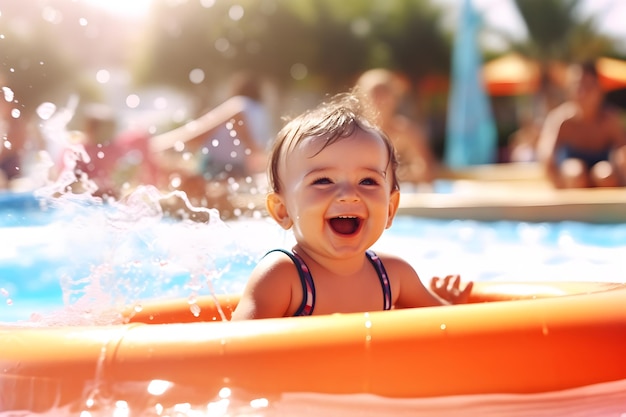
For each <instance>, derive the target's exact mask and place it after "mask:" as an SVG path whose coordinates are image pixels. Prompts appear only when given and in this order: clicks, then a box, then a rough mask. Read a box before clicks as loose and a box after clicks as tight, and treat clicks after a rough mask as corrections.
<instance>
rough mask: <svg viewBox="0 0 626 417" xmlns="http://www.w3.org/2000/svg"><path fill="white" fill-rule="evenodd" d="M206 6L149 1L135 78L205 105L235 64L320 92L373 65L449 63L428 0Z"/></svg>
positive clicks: (275, 0) (250, 0) (415, 69)
mask: <svg viewBox="0 0 626 417" xmlns="http://www.w3.org/2000/svg"><path fill="white" fill-rule="evenodd" d="M206 4H207V5H206V6H203V3H202V2H176V3H171V2H170V3H166V2H158V3H156V5H155V8H154V9H153V13H152V16H151V23H150V26H149V27H148V30H147V31H146V34H145V37H144V45H143V46H142V47H141V48H139V51H140V52H141V53H140V54H139V55H138V57H137V61H136V66H135V74H136V79H137V80H138V82H140V83H141V84H144V85H145V84H157V83H160V84H168V85H172V86H175V87H176V88H179V89H180V90H182V91H186V92H188V93H189V94H192V95H195V96H196V97H198V98H199V101H200V102H201V103H203V104H205V105H206V104H207V103H206V100H207V97H208V96H209V93H210V91H211V90H212V89H214V88H215V87H216V86H217V85H219V84H221V83H223V79H224V78H225V77H227V76H228V74H230V73H232V72H233V71H236V70H238V69H243V68H245V69H254V70H255V71H257V72H258V73H259V74H261V75H264V76H267V77H270V78H272V79H273V80H275V81H276V82H277V83H278V84H279V85H280V86H281V87H282V88H285V89H290V88H301V87H302V88H314V89H316V90H317V91H323V92H331V91H334V90H340V89H345V88H346V87H348V86H350V85H352V83H353V82H354V79H355V78H356V76H357V75H358V74H359V73H360V72H361V71H363V70H365V69H367V68H370V67H372V66H382V67H389V68H393V69H396V70H399V71H402V72H404V73H405V74H406V75H407V76H408V77H409V78H410V79H412V80H416V79H418V78H419V77H421V76H423V75H424V74H427V73H431V72H440V73H447V71H448V68H449V54H450V41H449V38H448V36H447V35H446V34H445V33H443V32H442V30H441V29H440V27H439V20H440V16H441V12H440V11H438V9H436V8H434V7H433V6H432V5H431V4H430V2H429V1H427V0H386V1H385V0H377V1H361V0H345V1H336V0H242V1H240V2H238V3H237V4H233V3H231V2H225V1H215V2H207V3H206ZM209 5H210V6H209ZM296 67H299V68H301V69H302V70H304V72H301V73H294V68H296ZM193 70H197V71H201V73H203V74H204V79H203V80H202V81H201V82H199V81H197V80H196V81H195V82H193V81H192V80H191V79H190V74H191V72H192V71H193Z"/></svg>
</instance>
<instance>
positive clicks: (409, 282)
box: [383, 255, 473, 308]
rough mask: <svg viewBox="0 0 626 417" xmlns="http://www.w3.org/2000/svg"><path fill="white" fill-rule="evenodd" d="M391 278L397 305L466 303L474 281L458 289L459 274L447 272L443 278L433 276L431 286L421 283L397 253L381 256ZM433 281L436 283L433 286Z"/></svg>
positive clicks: (407, 306) (421, 305) (459, 286)
mask: <svg viewBox="0 0 626 417" xmlns="http://www.w3.org/2000/svg"><path fill="white" fill-rule="evenodd" d="M383 262H384V264H385V267H386V268H387V272H388V274H389V277H390V279H392V280H393V282H394V283H395V285H394V286H393V288H392V295H393V296H394V306H395V307H396V308H413V307H430V306H442V305H449V304H459V303H465V302H467V300H468V298H469V295H470V292H471V291H472V286H473V284H472V283H471V282H469V283H468V284H466V285H465V287H463V289H461V282H460V278H459V276H458V275H450V276H448V277H446V278H445V279H443V280H440V279H439V278H433V281H431V285H430V289H428V288H427V287H426V286H424V284H423V283H422V281H421V279H420V278H419V276H418V275H417V273H416V272H415V270H414V269H413V267H412V266H411V265H410V264H409V263H408V262H406V261H405V260H403V259H401V258H399V257H396V256H389V255H387V256H385V257H384V258H383ZM435 284H436V285H435Z"/></svg>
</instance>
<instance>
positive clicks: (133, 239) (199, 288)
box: [0, 192, 626, 417]
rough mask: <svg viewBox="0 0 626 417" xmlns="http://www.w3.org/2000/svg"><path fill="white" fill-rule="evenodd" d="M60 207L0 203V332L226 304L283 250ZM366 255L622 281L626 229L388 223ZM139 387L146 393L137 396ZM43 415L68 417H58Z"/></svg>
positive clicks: (573, 411)
mask: <svg viewBox="0 0 626 417" xmlns="http://www.w3.org/2000/svg"><path fill="white" fill-rule="evenodd" d="M65 197H66V196H63V198H60V199H52V200H51V199H46V198H43V199H42V198H38V197H35V196H34V195H32V194H0V236H2V239H0V301H1V302H0V322H4V323H5V324H10V325H13V324H16V323H26V324H28V325H74V324H90V325H93V324H108V323H115V322H116V320H119V316H118V315H116V314H115V312H116V311H119V309H120V308H121V307H123V306H127V305H129V304H133V303H140V302H141V300H145V299H162V298H172V297H187V298H188V299H189V300H190V305H192V304H193V303H192V301H193V299H194V297H196V296H197V295H202V294H209V293H237V292H240V291H241V290H242V288H243V286H244V285H245V282H246V279H247V277H248V274H249V273H250V271H251V269H252V268H253V267H254V265H255V263H256V261H257V260H258V259H259V258H260V257H261V256H262V255H263V254H264V253H265V252H266V251H267V250H269V249H271V248H275V247H289V246H290V245H291V244H292V243H293V238H292V236H291V235H290V234H289V233H288V232H285V231H283V230H282V229H280V228H279V227H278V226H276V225H275V224H274V223H273V222H272V221H270V220H268V219H266V218H262V217H261V216H256V218H245V219H240V220H238V221H231V222H227V223H224V222H222V221H220V220H219V216H218V215H217V213H210V214H212V215H211V221H209V222H208V223H195V222H187V221H178V220H176V221H175V220H172V219H167V218H163V216H162V215H161V214H160V212H159V210H158V208H157V207H156V206H155V204H154V200H153V199H152V194H151V193H150V192H145V193H144V194H140V195H138V196H137V198H135V199H133V200H130V201H129V202H126V203H124V204H118V203H114V204H105V205H103V204H101V203H100V202H98V201H96V200H93V199H88V198H87V199H80V198H79V199H76V198H65ZM374 249H376V250H379V251H390V252H395V253H397V254H399V255H401V256H403V257H405V258H406V259H408V260H409V262H411V264H412V265H413V266H414V267H415V269H416V270H417V271H418V273H419V274H420V276H421V278H422V279H424V280H428V279H429V278H430V277H431V276H433V275H446V274H450V273H460V274H461V275H462V277H463V278H464V279H467V280H476V281H489V280H492V281H495V280H499V281H528V280H557V281H558V280H582V281H589V280H591V281H615V282H625V281H626V276H625V275H624V271H626V260H625V259H624V256H623V254H624V253H626V252H624V249H626V224H614V225H598V224H583V223H573V222H562V223H524V222H477V221H469V220H453V221H449V220H436V219H424V218H414V217H404V216H400V217H398V218H396V219H395V221H394V224H393V226H392V227H391V228H390V229H389V230H387V231H386V232H385V234H384V235H383V237H382V238H381V239H380V241H379V242H378V243H377V244H376V245H375V248H374ZM460 349H462V347H460ZM416 377H419V376H416ZM138 389H142V390H144V392H145V387H143V386H142V387H139V388H138ZM623 398H626V380H625V381H615V382H611V383H607V384H598V385H592V386H587V387H581V388H577V389H573V390H567V391H562V392H551V393H542V394H528V395H509V394H492V395H471V396H459V397H443V398H425V399H388V398H381V397H376V396H372V395H365V394H364V395H360V394H359V395H326V394H315V393H294V394H285V395H283V396H281V397H280V398H274V399H271V400H267V399H253V400H251V399H248V398H246V397H244V396H238V395H237V394H233V395H231V396H228V397H224V398H218V399H216V401H215V402H212V403H209V404H205V405H201V406H191V405H190V404H180V405H179V406H177V407H176V408H175V409H172V410H140V411H143V412H145V413H144V414H146V415H179V416H200V415H207V416H225V415H230V416H238V415H240V416H244V415H246V416H250V415H255V416H266V417H267V416H282V415H301V416H307V415H311V416H313V415H315V416H317V415H320V414H325V415H329V416H342V417H344V416H357V415H358V416H386V415H390V414H391V415H395V416H434V417H444V416H452V415H455V416H456V415H458V414H459V410H462V411H463V413H464V414H466V415H481V416H488V415H493V416H502V415H506V416H561V415H567V416H585V417H587V416H607V415H610V416H618V417H620V416H621V417H623V416H625V415H626V405H625V403H624V401H623ZM98 410H99V411H97V412H96V411H94V410H92V411H89V412H84V413H87V414H84V415H85V416H87V415H88V416H90V417H95V416H122V415H124V416H126V415H129V412H130V411H129V410H128V409H127V408H125V405H124V402H123V401H122V402H120V401H114V400H112V399H109V400H108V402H106V403H104V404H101V407H100V408H99V409H98ZM133 411H134V410H133ZM5 415H6V414H4V413H3V412H2V410H1V407H0V416H2V417H5ZM8 415H12V414H8ZM20 415H29V414H28V413H25V414H20ZM37 415H38V416H41V415H42V414H37ZM46 415H55V416H58V415H60V416H69V415H74V413H73V412H70V411H68V410H63V409H58V410H52V411H51V412H50V413H49V414H46ZM81 415H82V414H81Z"/></svg>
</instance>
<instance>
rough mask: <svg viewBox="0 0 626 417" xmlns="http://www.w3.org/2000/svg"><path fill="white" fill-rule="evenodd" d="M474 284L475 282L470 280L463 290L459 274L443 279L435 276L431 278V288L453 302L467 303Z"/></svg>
mask: <svg viewBox="0 0 626 417" xmlns="http://www.w3.org/2000/svg"><path fill="white" fill-rule="evenodd" d="M473 286H474V283H473V282H471V281H470V282H468V283H467V284H466V285H465V288H463V289H462V290H461V277H460V276H459V275H448V276H446V277H445V278H443V279H441V278H439V277H433V278H432V279H431V280H430V289H431V290H432V291H433V292H434V293H435V294H437V295H438V296H439V297H441V298H443V299H444V300H446V301H448V302H450V303H452V304H464V303H467V301H468V300H469V295H470V292H471V291H472V287H473Z"/></svg>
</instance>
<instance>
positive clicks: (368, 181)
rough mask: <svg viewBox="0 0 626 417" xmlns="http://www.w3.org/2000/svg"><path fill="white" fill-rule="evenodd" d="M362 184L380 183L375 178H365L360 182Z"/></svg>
mask: <svg viewBox="0 0 626 417" xmlns="http://www.w3.org/2000/svg"><path fill="white" fill-rule="evenodd" d="M360 184H362V185H378V181H377V180H375V179H374V178H363V179H362V180H361V182H360Z"/></svg>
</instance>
